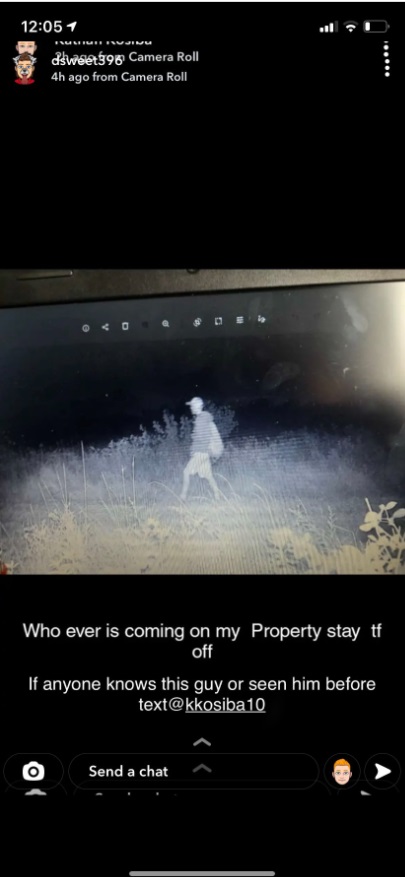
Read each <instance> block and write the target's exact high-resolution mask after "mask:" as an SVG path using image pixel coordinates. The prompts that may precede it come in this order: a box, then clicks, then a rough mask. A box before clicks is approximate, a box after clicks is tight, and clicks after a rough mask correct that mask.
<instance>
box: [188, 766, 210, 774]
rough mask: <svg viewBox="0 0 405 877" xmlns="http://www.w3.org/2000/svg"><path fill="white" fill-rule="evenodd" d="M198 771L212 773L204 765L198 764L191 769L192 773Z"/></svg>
mask: <svg viewBox="0 0 405 877" xmlns="http://www.w3.org/2000/svg"><path fill="white" fill-rule="evenodd" d="M199 770H206V771H207V773H212V770H211V768H210V767H207V765H206V764H198V765H197V767H193V773H198V771H199Z"/></svg>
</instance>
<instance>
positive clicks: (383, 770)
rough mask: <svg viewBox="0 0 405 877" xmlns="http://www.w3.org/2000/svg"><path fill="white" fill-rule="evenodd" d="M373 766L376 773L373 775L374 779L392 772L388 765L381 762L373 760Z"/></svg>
mask: <svg viewBox="0 0 405 877" xmlns="http://www.w3.org/2000/svg"><path fill="white" fill-rule="evenodd" d="M374 767H376V768H377V773H376V775H375V777H374V779H375V780H380V779H381V777H386V776H387V775H388V774H389V773H392V770H391V769H390V768H389V767H384V765H383V764H378V762H377V761H375V762H374Z"/></svg>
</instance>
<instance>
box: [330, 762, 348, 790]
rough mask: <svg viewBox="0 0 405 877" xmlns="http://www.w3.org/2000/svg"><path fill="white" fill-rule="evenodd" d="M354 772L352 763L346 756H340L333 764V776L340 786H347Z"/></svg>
mask: <svg viewBox="0 0 405 877" xmlns="http://www.w3.org/2000/svg"><path fill="white" fill-rule="evenodd" d="M351 775H352V772H351V770H350V764H349V762H348V761H346V759H345V758H338V760H337V761H335V763H334V765H333V771H332V776H333V779H334V780H335V782H336V783H338V785H339V786H345V785H346V783H348V782H349V780H350V777H351Z"/></svg>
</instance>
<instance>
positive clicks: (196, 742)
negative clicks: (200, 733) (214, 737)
mask: <svg viewBox="0 0 405 877" xmlns="http://www.w3.org/2000/svg"><path fill="white" fill-rule="evenodd" d="M200 743H205V745H206V746H211V743H210V741H209V740H206V739H205V737H199V738H198V740H196V741H195V742H194V743H193V746H199V745H200Z"/></svg>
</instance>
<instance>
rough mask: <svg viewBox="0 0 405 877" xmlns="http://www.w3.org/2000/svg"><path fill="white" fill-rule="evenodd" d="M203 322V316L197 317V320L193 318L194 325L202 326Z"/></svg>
mask: <svg viewBox="0 0 405 877" xmlns="http://www.w3.org/2000/svg"><path fill="white" fill-rule="evenodd" d="M201 323H202V319H201V317H196V318H195V320H193V326H195V327H196V328H197V327H198V326H201Z"/></svg>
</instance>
